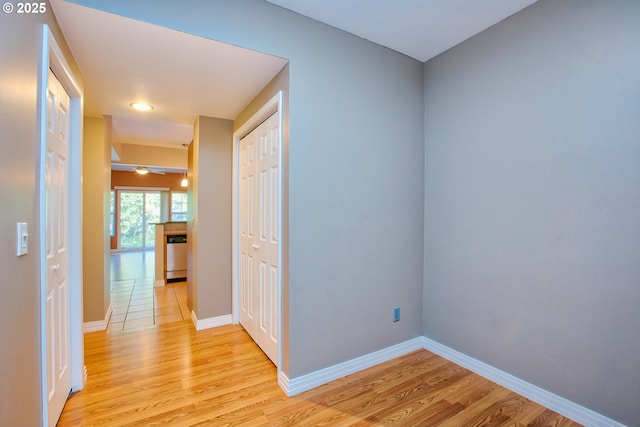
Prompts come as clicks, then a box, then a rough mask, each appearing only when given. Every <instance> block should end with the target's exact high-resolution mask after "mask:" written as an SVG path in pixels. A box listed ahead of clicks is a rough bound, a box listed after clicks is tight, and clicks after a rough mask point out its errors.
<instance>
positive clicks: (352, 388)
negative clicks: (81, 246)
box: [58, 321, 579, 427]
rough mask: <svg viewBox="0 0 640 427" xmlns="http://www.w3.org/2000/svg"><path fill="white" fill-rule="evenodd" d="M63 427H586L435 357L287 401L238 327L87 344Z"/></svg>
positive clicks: (419, 354)
mask: <svg viewBox="0 0 640 427" xmlns="http://www.w3.org/2000/svg"><path fill="white" fill-rule="evenodd" d="M85 362H86V366H87V371H88V380H87V384H86V388H85V389H84V390H82V391H80V392H78V393H77V394H75V395H74V396H72V397H71V398H70V399H69V401H68V402H67V405H66V407H65V409H64V411H63V413H62V417H61V419H60V422H59V424H58V426H60V427H65V426H159V425H162V426H164V425H167V426H252V427H255V426H438V425H442V426H557V427H561V426H578V425H579V424H576V423H574V422H572V421H571V420H568V419H566V418H563V417H561V416H559V415H558V414H556V413H554V412H552V411H550V410H548V409H545V408H544V407H542V406H540V405H538V404H535V403H533V402H531V401H529V400H527V399H525V398H523V397H521V396H519V395H517V394H515V393H513V392H511V391H509V390H506V389H504V388H503V387H500V386H498V385H496V384H494V383H492V382H490V381H488V380H486V379H484V378H482V377H480V376H478V375H475V374H473V373H471V372H469V371H468V370H466V369H464V368H461V367H460V366H457V365H455V364H453V363H451V362H449V361H447V360H445V359H443V358H441V357H439V356H436V355H434V354H433V353H430V352H428V351H426V350H419V351H416V352H413V353H410V354H408V355H405V356H403V357H399V358H397V359H394V360H392V361H389V362H387V363H383V364H381V365H378V366H375V367H373V368H370V369H367V370H365V371H363V372H360V373H357V374H354V375H350V376H348V377H345V378H342V379H340V380H337V381H334V382H332V383H329V384H327V385H324V386H321V387H318V388H316V389H313V390H310V391H307V392H305V393H302V394H300V395H298V396H295V397H292V398H287V397H286V396H285V395H284V393H283V392H282V390H281V389H280V388H279V387H278V385H277V383H276V369H275V367H274V366H273V365H272V364H271V362H270V361H269V360H268V359H267V358H266V356H264V354H263V353H262V352H261V351H260V349H259V348H258V347H257V346H256V345H255V344H254V343H253V341H251V339H250V338H249V336H248V335H247V334H246V333H245V332H244V330H243V329H242V328H241V327H240V326H237V325H230V326H222V327H218V328H212V329H205V330H202V331H195V329H194V328H193V325H192V324H191V322H189V321H180V322H173V323H167V324H162V325H158V326H156V327H154V328H150V329H141V330H135V331H124V332H119V333H107V332H105V331H101V332H92V333H88V334H86V335H85Z"/></svg>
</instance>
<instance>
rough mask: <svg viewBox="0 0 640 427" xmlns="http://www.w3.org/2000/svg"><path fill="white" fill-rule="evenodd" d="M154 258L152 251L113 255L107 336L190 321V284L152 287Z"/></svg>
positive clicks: (181, 283) (178, 283) (182, 283)
mask: <svg viewBox="0 0 640 427" xmlns="http://www.w3.org/2000/svg"><path fill="white" fill-rule="evenodd" d="M153 255H154V254H153V251H144V252H120V253H114V254H112V255H111V308H112V310H113V312H112V315H111V320H110V321H109V326H108V328H107V331H108V332H117V331H127V330H132V329H140V328H148V327H153V326H155V325H159V324H162V323H168V322H176V321H181V320H186V319H189V318H190V314H189V313H190V311H189V308H188V307H187V282H173V283H168V284H166V285H165V286H159V287H154V286H153V282H154V279H153V258H154V256H153ZM150 267H151V268H150Z"/></svg>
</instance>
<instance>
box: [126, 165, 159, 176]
mask: <svg viewBox="0 0 640 427" xmlns="http://www.w3.org/2000/svg"><path fill="white" fill-rule="evenodd" d="M129 170H130V171H131V172H135V173H137V174H139V175H146V174H148V173H155V174H158V175H164V171H163V170H162V169H156V168H151V167H148V166H131V169H129Z"/></svg>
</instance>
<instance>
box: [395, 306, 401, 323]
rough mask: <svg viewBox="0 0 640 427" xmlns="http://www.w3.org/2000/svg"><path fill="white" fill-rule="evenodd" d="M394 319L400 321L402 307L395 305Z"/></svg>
mask: <svg viewBox="0 0 640 427" xmlns="http://www.w3.org/2000/svg"><path fill="white" fill-rule="evenodd" d="M393 321H394V322H399V321H400V307H395V308H394V309H393Z"/></svg>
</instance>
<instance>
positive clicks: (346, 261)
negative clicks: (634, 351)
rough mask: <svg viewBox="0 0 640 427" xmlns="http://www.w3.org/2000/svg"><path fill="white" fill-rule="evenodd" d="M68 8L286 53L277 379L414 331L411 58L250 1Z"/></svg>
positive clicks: (418, 248) (415, 116)
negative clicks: (283, 267)
mask: <svg viewBox="0 0 640 427" xmlns="http://www.w3.org/2000/svg"><path fill="white" fill-rule="evenodd" d="M77 2H78V3H82V4H87V5H91V6H92V7H96V8H99V9H104V10H108V11H113V12H116V13H119V14H122V15H125V16H128V17H132V18H135V19H141V20H144V21H147V22H150V23H153V24H158V25H163V26H167V27H170V28H174V29H178V30H181V31H185V32H188V33H192V34H196V35H202V36H206V37H209V38H212V39H216V40H219V41H222V42H228V43H231V44H235V45H239V46H242V47H248V48H251V49H255V50H259V51H262V52H266V53H269V54H274V55H279V56H281V57H284V58H287V59H289V61H290V68H289V83H290V85H289V86H290V87H289V93H288V97H289V102H290V121H291V122H290V128H289V131H290V147H289V212H288V218H289V223H288V224H286V226H288V231H289V242H288V243H289V254H290V255H289V289H288V292H289V313H288V315H289V317H290V318H289V321H290V327H289V329H288V330H285V331H283V334H284V335H288V337H289V340H288V341H289V344H290V348H289V353H288V354H283V357H284V358H285V359H287V358H288V359H290V364H289V365H287V363H286V361H285V363H284V364H283V366H289V370H288V371H285V373H286V374H287V375H289V376H290V377H296V376H299V375H301V374H305V373H308V372H310V371H314V370H317V369H320V368H324V367H327V366H330V365H332V364H335V363H338V362H342V361H345V360H349V359H352V358H354V357H357V356H360V355H362V354H366V353H369V352H371V351H374V350H378V349H380V348H383V347H386V346H389V345H392V344H396V343H399V342H402V341H405V340H407V339H410V338H413V337H416V336H419V335H420V334H421V325H422V311H421V305H422V304H421V300H422V278H423V273H422V263H423V252H422V251H423V241H422V238H423V219H424V213H423V205H422V203H421V200H422V199H423V197H424V185H423V183H424V154H423V150H424V144H423V141H424V134H423V123H424V111H423V108H424V100H423V93H422V78H423V76H422V64H421V63H419V62H418V61H415V60H412V59H410V58H407V57H406V56H403V55H401V54H398V53H396V52H393V51H390V50H388V49H385V48H382V47H380V46H377V45H374V44H372V43H370V42H367V41H365V40H362V39H360V38H358V37H354V36H351V35H348V34H346V33H344V32H341V31H338V30H336V29H334V28H331V27H329V26H326V25H323V24H320V23H317V22H315V21H312V20H309V19H306V18H304V17H302V16H300V15H297V14H294V13H292V12H289V11H286V10H284V9H281V8H278V7H276V6H274V5H272V4H269V3H266V2H264V1H261V0H242V1H239V0H220V1H215V2H203V1H195V0H192V1H183V2H164V3H161V4H159V3H158V2H156V1H153V0H142V1H136V2H130V1H126V0H115V1H110V2H102V1H98V0H82V1H77ZM394 306H400V307H401V308H402V320H401V321H400V322H399V323H393V322H392V309H393V307H394ZM283 339H285V340H286V337H283Z"/></svg>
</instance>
